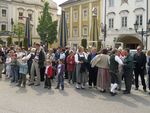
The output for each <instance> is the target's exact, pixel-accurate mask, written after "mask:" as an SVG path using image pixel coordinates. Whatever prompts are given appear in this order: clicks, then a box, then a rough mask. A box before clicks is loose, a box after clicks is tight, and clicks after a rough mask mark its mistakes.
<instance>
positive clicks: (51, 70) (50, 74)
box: [47, 66, 53, 78]
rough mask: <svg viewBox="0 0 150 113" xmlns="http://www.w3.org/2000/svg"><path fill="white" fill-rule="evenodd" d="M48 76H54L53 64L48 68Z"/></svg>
mask: <svg viewBox="0 0 150 113" xmlns="http://www.w3.org/2000/svg"><path fill="white" fill-rule="evenodd" d="M47 76H48V78H52V76H53V68H52V66H49V67H48V69H47Z"/></svg>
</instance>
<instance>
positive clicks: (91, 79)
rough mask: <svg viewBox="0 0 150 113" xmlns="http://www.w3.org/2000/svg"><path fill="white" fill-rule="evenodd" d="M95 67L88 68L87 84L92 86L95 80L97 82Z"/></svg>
mask: <svg viewBox="0 0 150 113" xmlns="http://www.w3.org/2000/svg"><path fill="white" fill-rule="evenodd" d="M97 71H98V69H97V68H90V69H89V86H92V84H93V85H94V86H96V82H97Z"/></svg>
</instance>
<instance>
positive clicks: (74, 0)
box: [59, 0, 82, 7]
mask: <svg viewBox="0 0 150 113" xmlns="http://www.w3.org/2000/svg"><path fill="white" fill-rule="evenodd" d="M78 1H82V0H67V1H66V2H64V3H62V4H60V5H59V6H60V7H61V6H64V5H67V4H70V3H74V2H78Z"/></svg>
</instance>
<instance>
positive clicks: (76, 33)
mask: <svg viewBox="0 0 150 113" xmlns="http://www.w3.org/2000/svg"><path fill="white" fill-rule="evenodd" d="M73 36H74V37H76V36H78V29H77V28H76V27H75V28H73Z"/></svg>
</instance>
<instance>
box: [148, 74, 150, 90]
mask: <svg viewBox="0 0 150 113" xmlns="http://www.w3.org/2000/svg"><path fill="white" fill-rule="evenodd" d="M148 88H149V90H150V73H149V74H148Z"/></svg>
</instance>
